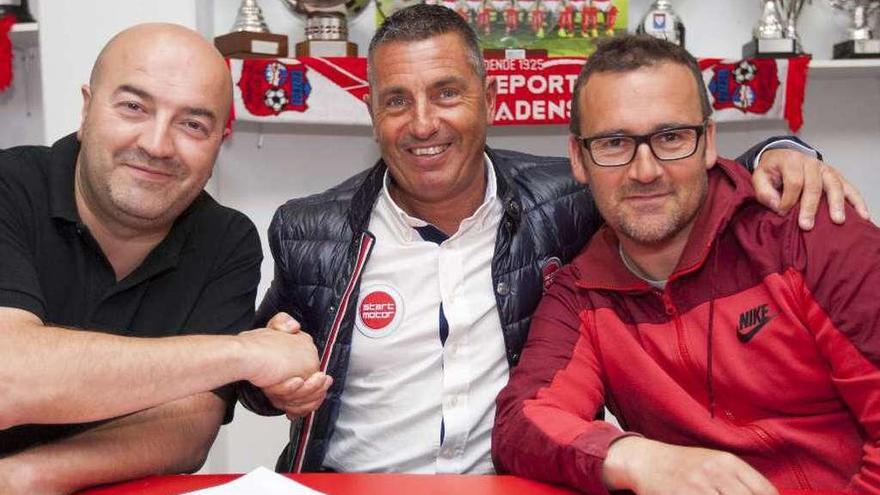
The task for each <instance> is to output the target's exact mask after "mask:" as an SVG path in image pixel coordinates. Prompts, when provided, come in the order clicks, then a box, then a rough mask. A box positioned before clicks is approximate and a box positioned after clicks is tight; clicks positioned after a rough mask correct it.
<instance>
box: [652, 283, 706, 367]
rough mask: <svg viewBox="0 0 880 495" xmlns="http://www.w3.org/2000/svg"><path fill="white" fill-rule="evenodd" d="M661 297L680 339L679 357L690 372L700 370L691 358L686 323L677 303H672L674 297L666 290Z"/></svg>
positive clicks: (677, 337) (676, 334)
mask: <svg viewBox="0 0 880 495" xmlns="http://www.w3.org/2000/svg"><path fill="white" fill-rule="evenodd" d="M660 298H661V299H662V300H663V308H664V309H665V310H666V315H667V316H670V317H671V318H672V324H673V326H674V327H675V336H676V339H677V340H678V357H679V358H680V359H681V361H682V363H683V364H684V366H685V367H686V368H687V369H688V371H689V372H690V373H696V372H697V371H698V369H697V366H696V364H694V361H693V359H691V353H690V351H688V348H687V344H686V343H685V335H684V325H683V324H682V322H681V315H680V314H679V312H678V309H677V308H676V307H675V304H673V303H672V298H670V297H669V294H668V293H667V292H666V291H665V290H664V291H663V292H661V293H660Z"/></svg>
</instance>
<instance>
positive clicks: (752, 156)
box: [736, 136, 822, 172]
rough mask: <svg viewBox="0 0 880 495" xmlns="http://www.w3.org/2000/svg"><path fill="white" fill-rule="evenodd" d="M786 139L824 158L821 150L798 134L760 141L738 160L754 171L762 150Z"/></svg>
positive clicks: (750, 170)
mask: <svg viewBox="0 0 880 495" xmlns="http://www.w3.org/2000/svg"><path fill="white" fill-rule="evenodd" d="M784 141H793V142H795V143H797V144H799V145H801V146H803V147H804V148H807V149H811V150H813V151H815V152H816V157H817V158H818V159H820V160H821V159H822V153H820V152H819V150H817V149H815V148H813V147H812V146H810V145H809V144H807V143H805V142H804V141H802V140H801V139H800V138H798V137H797V136H773V137H771V138H767V139H765V140H763V141H761V142H760V143H758V144H756V145H754V146H752V147H751V148H749V149H747V150H746V151H745V153H743V154H742V155H740V156H738V157H737V158H736V162H737V163H739V164H740V165H742V166H743V167H745V168H746V170H748V171H749V172H754V171H755V167H757V166H758V163H757V160H758V158H759V157H760V156H761V152H762V151H764V148H766V147H767V146H770V145H771V144H774V143H780V142H784Z"/></svg>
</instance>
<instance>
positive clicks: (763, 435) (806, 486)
mask: <svg viewBox="0 0 880 495" xmlns="http://www.w3.org/2000/svg"><path fill="white" fill-rule="evenodd" d="M744 426H745V427H746V428H748V429H749V431H751V432H752V433H753V434H754V435H755V436H756V437H758V439H759V440H760V441H761V443H763V444H764V445H765V446H767V448H768V449H770V451H771V452H773V453H775V454H776V453H779V454H782V456H783V457H785V459H786V460H787V462H786V464H788V468H789V469H790V470H791V472H792V474H794V477H795V479H796V480H797V483H798V488H799V489H801V490H810V489H812V487H811V486H810V481H809V478H807V475H806V473H805V472H804V468H803V466H801V463H800V462H799V461H798V460H797V457H795V456H794V455H791V453H789V452H784V451H783V452H777V450H779V449H776V448H774V445H783V443H782V442H777V441H776V440H775V439H774V438H773V436H772V435H771V434H770V433H769V432H767V430H765V429H764V428H761V427H760V426H758V425H755V424H747V425H744ZM783 450H784V449H783Z"/></svg>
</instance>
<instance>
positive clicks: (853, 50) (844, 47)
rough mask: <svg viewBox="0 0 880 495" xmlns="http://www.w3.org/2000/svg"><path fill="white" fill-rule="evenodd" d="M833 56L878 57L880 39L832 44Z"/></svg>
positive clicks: (879, 54) (879, 56)
mask: <svg viewBox="0 0 880 495" xmlns="http://www.w3.org/2000/svg"><path fill="white" fill-rule="evenodd" d="M834 58H880V39H877V40H873V39H868V40H848V41H844V42H843V43H837V44H835V45H834Z"/></svg>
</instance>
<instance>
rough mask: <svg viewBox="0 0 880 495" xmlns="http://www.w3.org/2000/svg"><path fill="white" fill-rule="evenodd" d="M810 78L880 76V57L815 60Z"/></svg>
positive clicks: (812, 62)
mask: <svg viewBox="0 0 880 495" xmlns="http://www.w3.org/2000/svg"><path fill="white" fill-rule="evenodd" d="M809 77H810V78H817V79H818V78H821V79H825V78H829V79H833V78H863V77H877V78H880V58H862V59H850V60H813V61H811V62H810V75H809Z"/></svg>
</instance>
